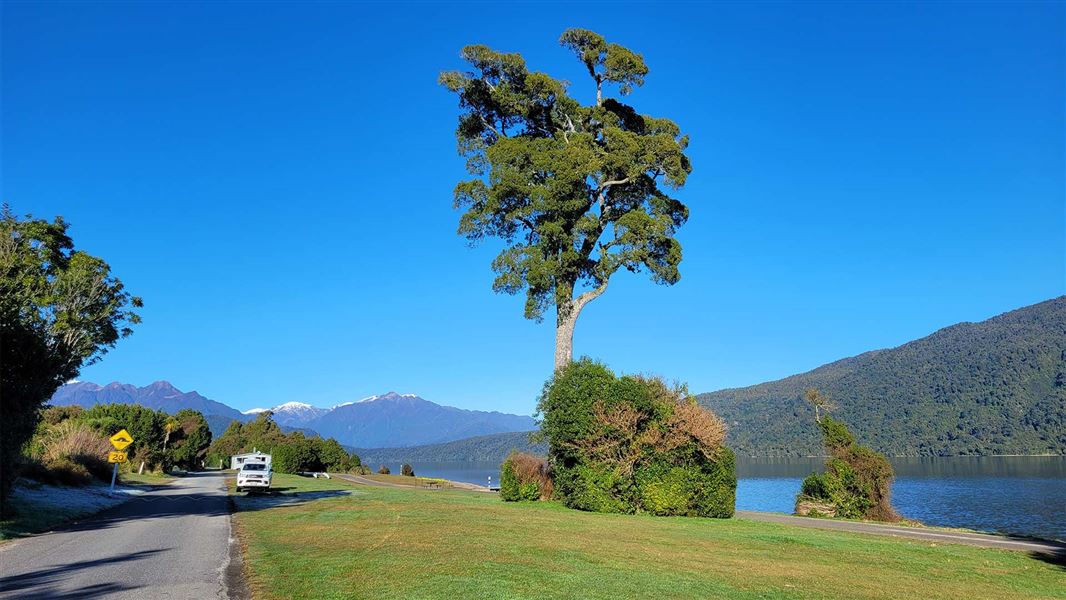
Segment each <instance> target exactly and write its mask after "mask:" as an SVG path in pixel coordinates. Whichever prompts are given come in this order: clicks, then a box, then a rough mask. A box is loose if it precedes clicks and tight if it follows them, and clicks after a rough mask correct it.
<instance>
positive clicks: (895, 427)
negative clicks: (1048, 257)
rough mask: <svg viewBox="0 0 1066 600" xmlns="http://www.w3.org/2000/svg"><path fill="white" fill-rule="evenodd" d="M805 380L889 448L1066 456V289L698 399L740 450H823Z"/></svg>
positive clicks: (897, 452) (904, 452)
mask: <svg viewBox="0 0 1066 600" xmlns="http://www.w3.org/2000/svg"><path fill="white" fill-rule="evenodd" d="M808 388H817V389H818V390H820V391H822V392H823V393H826V394H828V395H829V397H830V398H831V399H832V400H833V401H834V402H835V403H836V404H837V405H838V408H837V410H835V411H833V416H834V417H835V418H838V419H839V420H841V421H843V422H844V423H846V424H847V425H848V427H849V428H851V430H852V431H853V432H854V433H855V435H856V437H857V438H858V440H859V441H860V442H862V443H864V444H868V445H870V446H872V447H874V448H875V449H877V450H880V451H882V452H885V453H887V454H889V455H893V456H957V455H978V454H983V455H989V454H1066V296H1062V297H1058V298H1054V299H1052V300H1048V301H1046V302H1041V303H1039V304H1034V305H1032V306H1027V307H1024V308H1020V309H1018V310H1014V311H1011V312H1008V313H1004V314H1002V315H999V316H997V317H994V318H991V319H988V320H987V321H982V322H980V323H959V324H957V325H952V326H951V327H947V328H944V329H941V330H939V331H937V332H935V333H933V334H931V335H929V336H927V337H924V338H922V339H919V340H915V341H913V342H909V343H906V344H903V345H902V346H898V347H896V348H890V349H886V350H875V351H872V352H866V353H864V354H860V355H858V356H854V357H851V358H845V359H843V360H839V361H836V362H832V363H829V364H827V365H823V366H821V367H818V368H817V369H814V370H813V371H809V372H807V373H802V374H799V375H793V376H791V377H786V378H785V379H781V380H778V381H771V382H768V383H761V384H759V385H754V386H750V387H745V388H737V389H727V390H721V391H717V392H712V393H708V394H701V395H699V396H698V399H699V401H700V403H701V404H703V405H704V406H707V407H709V408H711V409H712V410H714V411H715V412H717V413H718V414H719V415H720V416H721V417H722V418H723V419H725V421H726V423H727V424H728V427H729V433H728V443H729V445H730V446H731V447H732V448H733V449H734V450H736V451H737V453H738V454H746V455H756V456H797V455H803V456H810V455H820V454H822V453H823V451H822V448H821V442H820V438H819V436H818V433H817V428H816V426H815V422H814V411H813V409H812V408H811V407H809V406H807V404H806V403H805V402H804V401H803V392H804V391H805V390H806V389H808Z"/></svg>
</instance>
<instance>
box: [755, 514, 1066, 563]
mask: <svg viewBox="0 0 1066 600" xmlns="http://www.w3.org/2000/svg"><path fill="white" fill-rule="evenodd" d="M736 516H737V518H738V519H750V520H754V521H767V522H770V523H785V524H788V525H798V526H800V527H811V528H815V529H831V530H835V531H848V532H852V533H869V534H874V535H887V536H895V537H905V538H913V539H917V540H922V541H926V542H931V543H938V544H966V545H969V546H981V547H983V548H1001V549H1004V550H1019V551H1024V552H1035V553H1037V554H1048V555H1052V556H1058V557H1063V558H1066V544H1063V543H1060V542H1054V541H1044V540H1032V539H1029V538H1023V537H1011V536H1005V535H992V534H985V533H969V532H965V531H952V530H950V529H926V528H921V527H904V526H900V525H889V524H881V523H863V522H856V521H835V520H832V519H813V518H810V517H796V516H792V515H783V514H778V513H764V512H754V511H750V510H738V511H737V512H736Z"/></svg>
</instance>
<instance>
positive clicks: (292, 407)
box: [270, 402, 329, 427]
mask: <svg viewBox="0 0 1066 600" xmlns="http://www.w3.org/2000/svg"><path fill="white" fill-rule="evenodd" d="M270 412H272V413H274V422H275V423H277V424H278V425H288V426H290V427H303V426H304V425H306V424H307V423H309V422H310V421H313V420H314V419H317V418H318V417H321V416H322V415H324V414H326V413H328V412H329V409H325V408H319V407H317V406H311V405H310V404H304V403H303V402H286V403H285V404H280V405H278V406H275V407H274V408H272V409H270Z"/></svg>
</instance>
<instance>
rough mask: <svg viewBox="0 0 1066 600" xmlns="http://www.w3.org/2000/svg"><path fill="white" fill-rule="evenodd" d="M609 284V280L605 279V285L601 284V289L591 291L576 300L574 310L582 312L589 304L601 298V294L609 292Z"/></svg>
mask: <svg viewBox="0 0 1066 600" xmlns="http://www.w3.org/2000/svg"><path fill="white" fill-rule="evenodd" d="M607 282H608V280H607V279H604V280H603V283H601V284H600V287H598V288H596V289H594V290H589V291H587V292H585V293H584V294H581V295H580V296H578V297H577V298H576V299H575V300H574V310H575V311H580V310H581V309H582V308H584V307H585V305H586V304H588V303H589V302H592V301H593V300H595V299H596V298H599V297H600V295H601V294H603V293H604V292H606V291H607Z"/></svg>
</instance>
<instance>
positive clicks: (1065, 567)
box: [1029, 549, 1066, 571]
mask: <svg viewBox="0 0 1066 600" xmlns="http://www.w3.org/2000/svg"><path fill="white" fill-rule="evenodd" d="M1029 557H1030V558H1033V559H1036V560H1039V561H1040V562H1046V563H1047V564H1049V565H1053V566H1056V567H1058V568H1059V570H1060V571H1066V550H1064V549H1060V550H1058V551H1049V552H1030V553H1029Z"/></svg>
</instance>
